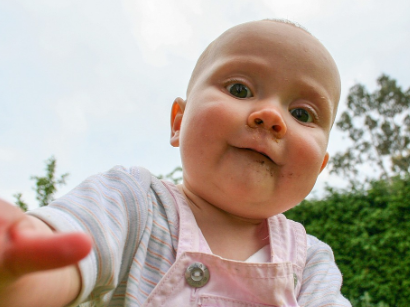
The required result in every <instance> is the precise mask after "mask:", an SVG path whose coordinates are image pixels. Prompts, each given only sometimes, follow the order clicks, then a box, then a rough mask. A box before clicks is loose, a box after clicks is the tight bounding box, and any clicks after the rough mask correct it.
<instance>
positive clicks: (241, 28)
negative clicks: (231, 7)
mask: <svg viewBox="0 0 410 307" xmlns="http://www.w3.org/2000/svg"><path fill="white" fill-rule="evenodd" d="M255 44H258V45H259V46H260V47H259V49H255V48H254V45H255ZM261 49H265V50H269V52H272V53H274V54H275V55H279V56H282V57H283V58H286V57H288V56H290V55H291V54H293V55H294V54H299V55H300V59H302V60H303V61H304V63H306V64H309V62H310V63H313V62H315V61H317V60H318V59H319V60H320V61H322V59H323V60H325V61H327V64H328V65H327V66H326V67H325V69H326V70H333V71H334V74H335V75H337V76H338V70H337V67H336V64H335V63H334V60H333V58H332V57H331V55H330V54H329V52H328V51H327V49H326V48H325V47H324V46H323V45H322V44H321V43H320V41H319V40H318V39H316V38H315V37H314V36H313V35H311V34H310V33H309V32H307V30H305V29H303V28H302V27H300V26H298V25H296V24H293V23H289V22H283V21H276V20H262V21H255V22H249V23H245V24H240V25H238V26H235V27H233V28H231V29H228V30H227V31H225V32H224V33H222V34H221V35H220V36H219V37H218V38H217V39H215V40H214V41H213V42H212V43H211V44H210V45H209V46H208V47H207V48H206V49H205V51H204V52H203V53H202V54H201V56H200V57H199V59H198V61H197V64H196V66H195V68H194V70H193V73H192V77H191V80H190V83H189V86H188V93H189V91H190V89H191V88H192V86H193V84H194V83H195V82H196V80H197V79H198V78H199V77H200V76H201V75H202V74H203V73H204V72H205V71H207V69H208V68H209V67H211V66H212V65H214V64H215V63H216V62H218V61H219V60H221V58H224V57H231V56H241V57H242V58H243V59H244V60H246V59H250V58H254V59H256V58H258V56H260V57H262V55H261V54H262V53H263V50H261ZM295 50H296V51H295ZM336 79H338V78H336ZM339 83H340V81H339Z"/></svg>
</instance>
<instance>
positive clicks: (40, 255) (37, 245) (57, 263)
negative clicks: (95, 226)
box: [3, 232, 92, 277]
mask: <svg viewBox="0 0 410 307" xmlns="http://www.w3.org/2000/svg"><path fill="white" fill-rule="evenodd" d="M10 243H11V244H10V246H9V248H8V249H6V250H5V251H4V255H3V256H4V258H3V267H4V268H5V269H6V270H7V271H8V272H9V273H10V274H11V275H13V276H14V277H19V276H22V275H24V274H27V273H31V272H36V271H44V270H50V269H56V268H61V267H64V266H68V265H72V264H75V263H77V262H78V261H80V260H81V259H82V258H84V257H85V256H86V255H87V254H88V253H89V252H90V250H91V247H92V241H91V238H90V237H89V236H88V235H86V234H84V233H54V234H52V235H46V236H32V235H30V234H25V233H24V232H19V233H16V234H14V235H13V238H12V242H10Z"/></svg>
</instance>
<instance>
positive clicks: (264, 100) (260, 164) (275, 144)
mask: <svg viewBox="0 0 410 307" xmlns="http://www.w3.org/2000/svg"><path fill="white" fill-rule="evenodd" d="M198 67H199V69H200V71H199V73H198V74H197V76H195V79H194V82H193V84H192V87H191V88H190V90H189V93H188V97H187V100H186V102H184V101H182V100H181V99H180V100H177V101H179V104H180V106H181V109H180V113H179V116H178V115H177V116H176V117H173V119H176V120H173V126H174V134H173V137H172V138H171V143H172V144H173V145H174V146H180V150H181V158H182V162H183V170H184V186H185V188H186V189H188V190H189V191H190V192H191V193H194V194H195V195H196V196H198V197H200V198H202V199H203V200H205V201H207V202H209V203H211V204H212V205H214V206H217V207H219V208H221V209H222V210H224V211H227V212H229V213H231V214H234V215H237V216H240V217H246V218H266V217H269V216H272V215H274V214H278V213H281V212H284V211H286V210H288V209H290V208H292V207H293V206H295V205H297V204H298V203H299V202H300V201H302V200H303V199H304V198H305V197H306V195H307V194H308V193H309V192H310V191H311V189H312V187H313V185H314V184H315V182H316V179H317V177H318V175H319V173H320V172H321V171H322V169H323V168H324V167H325V165H326V163H327V160H328V154H327V152H326V148H327V143H328V138H329V132H330V129H331V126H332V123H333V120H334V117H335V113H336V109H337V103H338V100H339V93H340V80H339V74H338V72H337V68H336V66H335V64H334V61H333V59H332V58H331V56H330V55H329V53H328V52H327V51H326V49H325V48H324V47H323V46H322V45H321V44H320V43H319V42H318V41H317V39H315V38H314V37H313V36H311V35H310V34H308V33H306V32H305V31H303V30H301V29H299V28H296V27H294V26H292V25H288V24H282V23H277V22H272V21H260V22H254V23H249V24H244V25H240V26H237V27H235V28H233V29H231V30H229V31H227V32H225V33H224V34H223V35H222V36H221V37H220V38H218V39H217V40H216V41H215V42H214V43H213V45H212V46H211V48H210V49H209V50H208V53H207V56H206V57H205V58H204V59H203V61H202V63H201V64H199V65H198ZM174 110H176V109H175V108H174ZM181 117H182V122H181V125H180V126H179V119H180V118H181Z"/></svg>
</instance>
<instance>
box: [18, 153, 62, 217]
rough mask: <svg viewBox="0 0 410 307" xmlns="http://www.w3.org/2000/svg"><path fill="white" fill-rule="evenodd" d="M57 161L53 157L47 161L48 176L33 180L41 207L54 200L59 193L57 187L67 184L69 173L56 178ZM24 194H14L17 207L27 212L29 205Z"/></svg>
mask: <svg viewBox="0 0 410 307" xmlns="http://www.w3.org/2000/svg"><path fill="white" fill-rule="evenodd" d="M55 170H56V159H55V158H54V157H53V156H52V157H50V158H49V159H48V160H46V175H45V176H43V177H39V176H32V177H31V179H33V180H35V182H36V185H35V188H34V190H35V191H36V199H37V200H38V201H39V206H40V207H42V206H47V205H48V204H49V203H50V202H52V201H53V200H54V194H55V193H56V192H57V186H59V185H64V184H66V179H67V177H68V175H69V174H68V173H65V174H63V175H61V176H60V178H58V179H57V178H56V177H55ZM22 196H23V195H22V193H16V194H14V197H15V198H16V205H17V206H19V207H20V208H21V209H22V210H24V211H27V209H28V205H27V203H25V202H24V201H23V199H22Z"/></svg>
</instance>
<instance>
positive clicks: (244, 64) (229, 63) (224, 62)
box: [212, 55, 272, 71]
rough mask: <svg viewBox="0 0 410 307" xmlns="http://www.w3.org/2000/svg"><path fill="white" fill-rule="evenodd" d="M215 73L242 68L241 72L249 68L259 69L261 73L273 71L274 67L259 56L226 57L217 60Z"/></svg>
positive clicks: (214, 65)
mask: <svg viewBox="0 0 410 307" xmlns="http://www.w3.org/2000/svg"><path fill="white" fill-rule="evenodd" d="M212 66H213V67H214V69H213V70H214V71H221V70H236V69H238V68H240V70H246V69H249V68H252V69H255V68H256V69H258V70H259V71H262V70H265V71H271V70H272V65H271V64H270V63H269V61H266V60H264V59H263V58H260V57H258V56H252V55H249V56H243V55H241V56H239V55H237V56H235V55H231V56H229V57H228V56H225V57H223V58H221V59H217V60H216V61H215V62H214V64H213V65H212Z"/></svg>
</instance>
